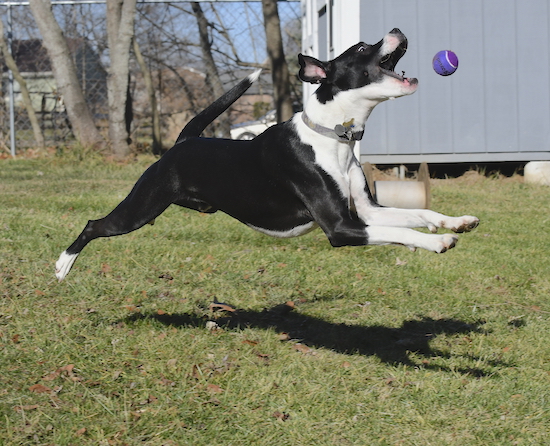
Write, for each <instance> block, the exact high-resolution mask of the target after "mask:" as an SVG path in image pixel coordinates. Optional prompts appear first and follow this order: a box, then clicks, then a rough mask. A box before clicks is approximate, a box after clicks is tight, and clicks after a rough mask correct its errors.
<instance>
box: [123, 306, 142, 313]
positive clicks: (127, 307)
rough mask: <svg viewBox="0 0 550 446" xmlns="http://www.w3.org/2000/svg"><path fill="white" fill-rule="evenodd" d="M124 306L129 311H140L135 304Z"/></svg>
mask: <svg viewBox="0 0 550 446" xmlns="http://www.w3.org/2000/svg"><path fill="white" fill-rule="evenodd" d="M124 308H126V310H128V311H129V312H131V313H140V312H141V309H140V308H139V307H136V306H135V305H125V306H124Z"/></svg>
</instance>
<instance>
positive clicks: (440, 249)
mask: <svg viewBox="0 0 550 446" xmlns="http://www.w3.org/2000/svg"><path fill="white" fill-rule="evenodd" d="M456 242H458V236H456V235H454V234H443V235H441V236H440V237H439V240H437V242H436V244H435V247H434V248H435V249H434V251H435V252H437V253H438V254H442V253H444V252H446V251H448V250H449V249H451V248H454V246H455V245H456Z"/></svg>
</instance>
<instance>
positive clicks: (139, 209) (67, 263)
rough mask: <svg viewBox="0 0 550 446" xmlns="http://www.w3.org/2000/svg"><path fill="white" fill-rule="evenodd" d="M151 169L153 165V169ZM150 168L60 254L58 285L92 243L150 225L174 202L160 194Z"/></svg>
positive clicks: (166, 194)
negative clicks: (109, 211) (122, 197)
mask: <svg viewBox="0 0 550 446" xmlns="http://www.w3.org/2000/svg"><path fill="white" fill-rule="evenodd" d="M153 166H154V165H153ZM153 166H152V167H151V168H150V169H149V170H148V171H147V172H146V173H144V174H143V176H142V177H141V178H140V179H139V180H138V182H137V183H136V184H135V186H134V188H133V189H132V191H131V192H130V194H129V195H128V196H127V197H126V198H125V199H124V200H123V201H122V202H121V203H120V204H119V205H118V206H117V207H116V208H115V209H113V211H112V212H111V213H110V214H109V215H107V216H106V217H104V218H100V219H99V220H90V221H88V223H87V224H86V226H85V227H84V230H83V231H82V232H81V233H80V235H79V236H78V237H77V238H76V240H75V241H74V242H73V243H72V245H71V246H69V247H68V248H67V249H66V250H65V251H63V252H62V253H61V255H60V257H59V259H58V260H57V262H56V264H55V269H56V271H55V275H56V277H57V278H58V279H59V280H60V281H61V280H63V279H64V278H65V276H66V275H67V274H68V273H69V271H70V270H71V267H72V266H73V264H74V262H75V260H76V258H77V257H78V255H79V254H80V252H81V251H82V250H83V249H84V247H85V246H86V245H87V244H88V243H90V242H91V241H92V240H94V239H96V238H100V237H113V236H115V235H122V234H127V233H129V232H132V231H135V230H136V229H139V228H141V227H142V226H144V225H146V224H147V223H150V222H151V221H153V220H154V219H155V218H156V217H158V216H159V215H160V214H162V212H164V211H165V210H166V208H167V207H168V206H170V204H171V203H172V202H173V198H174V197H173V194H172V193H170V192H169V191H168V190H163V189H162V187H159V184H158V183H163V184H169V183H168V182H167V181H165V180H164V179H163V180H160V179H159V178H158V177H157V176H156V175H155V173H154V170H153Z"/></svg>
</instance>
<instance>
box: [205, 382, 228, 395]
mask: <svg viewBox="0 0 550 446" xmlns="http://www.w3.org/2000/svg"><path fill="white" fill-rule="evenodd" d="M206 391H207V392H209V393H223V392H224V390H223V389H222V388H221V387H220V386H217V385H216V384H208V385H207V386H206Z"/></svg>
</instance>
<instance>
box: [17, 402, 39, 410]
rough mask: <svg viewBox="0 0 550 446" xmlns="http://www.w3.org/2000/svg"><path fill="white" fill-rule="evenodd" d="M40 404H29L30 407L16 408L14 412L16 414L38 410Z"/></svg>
mask: <svg viewBox="0 0 550 446" xmlns="http://www.w3.org/2000/svg"><path fill="white" fill-rule="evenodd" d="M38 407H39V406H38V404H29V405H28V406H14V407H13V410H15V411H16V412H24V411H25V410H35V409H38Z"/></svg>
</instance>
